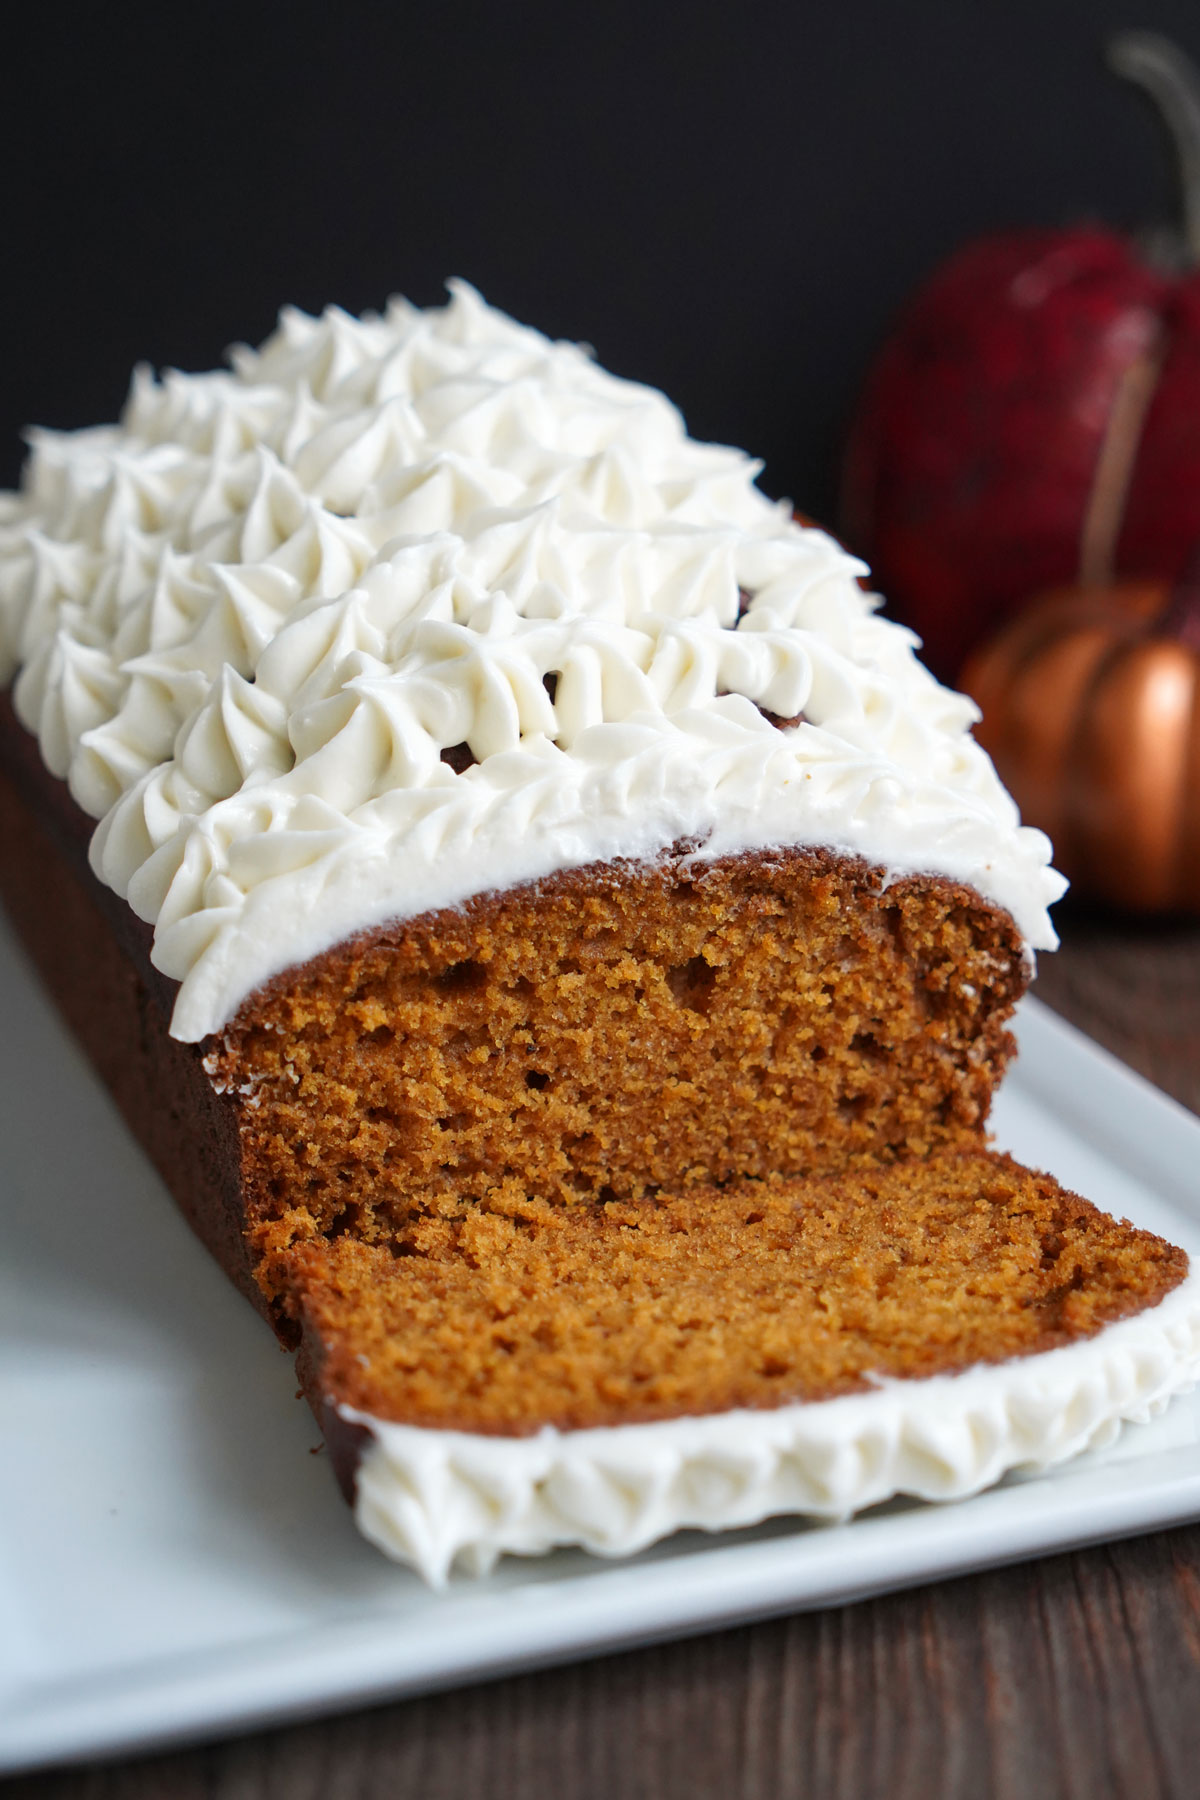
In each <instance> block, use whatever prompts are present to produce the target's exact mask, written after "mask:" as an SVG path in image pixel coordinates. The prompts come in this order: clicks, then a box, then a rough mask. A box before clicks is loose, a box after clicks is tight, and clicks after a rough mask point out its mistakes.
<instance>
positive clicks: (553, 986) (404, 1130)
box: [207, 850, 1026, 1306]
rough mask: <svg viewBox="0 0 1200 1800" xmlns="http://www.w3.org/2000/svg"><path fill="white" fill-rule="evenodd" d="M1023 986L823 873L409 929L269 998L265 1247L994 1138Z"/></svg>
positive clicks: (359, 943)
mask: <svg viewBox="0 0 1200 1800" xmlns="http://www.w3.org/2000/svg"><path fill="white" fill-rule="evenodd" d="M1025 981H1026V969H1025V965H1024V961H1023V958H1022V954H1021V948H1020V944H1019V941H1018V939H1017V936H1016V933H1015V930H1014V928H1013V925H1012V921H1011V920H1010V919H1009V918H1008V916H1007V915H1006V914H1005V913H1003V912H1002V911H1000V910H999V909H998V908H995V907H992V906H989V905H988V904H986V903H985V902H984V901H982V900H980V898H979V897H978V895H976V894H974V893H973V892H971V890H969V889H967V888H964V887H960V886H956V885H955V884H953V883H951V882H948V881H945V880H942V879H938V878H934V877H924V878H910V879H907V880H902V881H896V882H895V883H893V884H891V885H886V886H885V884H884V881H883V877H882V873H881V871H878V870H873V869H871V868H869V867H868V865H866V864H864V863H861V862H856V861H855V860H854V859H851V858H846V857H838V856H834V855H833V854H831V853H829V852H823V851H812V850H794V851H780V852H774V853H765V852H760V853H754V854H748V855H742V856H735V857H727V858H724V859H721V860H719V861H714V862H711V863H698V862H695V861H689V860H688V859H687V857H686V856H684V855H675V856H673V857H666V858H663V859H662V860H661V861H659V862H657V863H654V864H652V865H646V864H630V863H624V864H622V863H614V864H608V865H604V866H603V867H599V868H589V869H584V870H579V871H575V872H573V873H569V874H565V875H561V876H556V877H553V878H551V879H549V880H546V881H544V882H538V883H533V884H531V885H530V886H528V887H525V888H518V889H514V890H511V891H509V892H507V893H504V894H499V895H497V894H492V895H485V896H483V897H481V898H480V899H478V900H473V901H471V902H469V903H468V904H467V905H465V906H463V907H461V908H455V909H451V910H448V911H446V912H442V913H437V914H432V915H426V916H425V917H424V918H421V919H417V920H414V921H411V922H408V923H406V924H404V925H402V926H396V927H385V928H383V929H381V930H379V931H376V932H373V933H370V934H368V935H366V936H364V937H363V938H361V939H358V940H355V941H353V942H351V943H349V944H345V945H342V946H341V947H339V948H338V949H337V950H335V951H332V952H330V953H329V954H328V955H327V956H323V957H320V958H318V959H317V960H316V961H314V962H312V963H310V964H307V965H306V966H305V967H303V968H301V969H299V970H295V971H291V972H289V973H288V974H287V975H286V976H283V977H280V979H279V980H278V981H276V982H274V983H272V984H270V986H268V987H267V988H266V989H264V990H263V991H261V992H260V993H259V994H258V995H256V996H255V997H254V999H253V1000H252V1002H251V1003H250V1005H249V1006H248V1007H247V1008H246V1009H244V1010H243V1012H242V1014H241V1015H240V1016H239V1018H238V1019H237V1020H236V1021H235V1023H234V1025H233V1026H232V1027H231V1028H230V1029H229V1030H228V1031H227V1032H226V1033H225V1034H224V1035H223V1039H222V1040H221V1042H220V1043H219V1044H216V1045H214V1046H212V1047H211V1049H210V1053H209V1057H208V1064H207V1066H208V1067H209V1068H210V1069H211V1070H212V1072H213V1073H214V1076H215V1078H216V1080H217V1081H218V1084H219V1085H221V1086H224V1087H225V1088H226V1089H227V1091H229V1092H230V1093H231V1094H233V1095H237V1096H240V1097H241V1098H240V1103H239V1130H240V1134H241V1143H242V1165H243V1171H244V1179H245V1190H246V1206H247V1231H248V1235H249V1240H250V1244H251V1248H252V1254H253V1255H255V1256H256V1257H257V1259H258V1263H257V1266H258V1270H259V1280H260V1282H261V1284H262V1286H263V1290H264V1293H265V1294H266V1295H267V1296H268V1298H269V1300H270V1301H271V1303H272V1304H273V1305H275V1306H278V1305H279V1304H280V1302H281V1301H282V1299H283V1297H284V1295H285V1292H286V1284H287V1279H288V1277H287V1275H286V1271H285V1270H284V1265H283V1264H282V1263H281V1262H280V1260H279V1259H280V1256H281V1253H283V1252H286V1251H287V1250H288V1249H289V1248H290V1247H291V1246H292V1245H294V1244H296V1243H299V1242H302V1241H306V1240H317V1239H321V1238H326V1237H334V1236H336V1237H346V1236H349V1237H353V1238H355V1239H356V1240H357V1241H359V1242H360V1243H363V1244H383V1245H391V1244H392V1243H393V1242H394V1241H395V1240H396V1238H397V1234H403V1233H404V1232H405V1231H406V1230H408V1229H409V1227H410V1226H413V1225H415V1224H416V1223H417V1222H418V1221H420V1220H422V1219H430V1218H432V1219H437V1218H443V1217H454V1216H456V1215H457V1213H458V1212H459V1210H460V1209H461V1208H462V1207H463V1206H464V1205H469V1204H472V1203H475V1202H484V1201H486V1200H487V1197H488V1196H489V1195H490V1194H491V1193H492V1192H493V1191H494V1190H495V1189H497V1188H498V1187H504V1188H505V1189H506V1191H507V1190H508V1189H511V1188H515V1189H516V1190H517V1191H520V1192H522V1193H524V1194H527V1195H531V1196H534V1197H536V1198H538V1199H540V1200H544V1201H546V1202H547V1203H548V1204H552V1205H554V1206H559V1207H572V1206H579V1205H584V1206H593V1205H594V1204H595V1203H597V1202H604V1201H608V1200H637V1199H641V1198H645V1197H647V1196H652V1195H655V1194H660V1193H685V1192H687V1191H688V1190H689V1189H690V1188H692V1187H696V1186H712V1185H714V1184H721V1183H725V1182H728V1181H732V1180H738V1179H741V1178H744V1177H748V1176H749V1177H755V1178H758V1179H765V1178H766V1177H768V1176H769V1175H772V1174H776V1173H779V1174H788V1175H792V1174H804V1173H806V1172H809V1171H812V1170H827V1169H832V1168H839V1167H843V1166H854V1165H856V1164H862V1165H873V1164H875V1163H878V1162H885V1163H886V1162H892V1161H895V1160H897V1159H901V1158H903V1159H907V1160H912V1159H914V1158H919V1157H921V1156H926V1155H930V1154H933V1153H935V1152H938V1151H943V1150H947V1149H951V1148H960V1149H966V1148H971V1147H974V1146H978V1145H979V1144H980V1143H981V1142H982V1138H983V1130H984V1125H985V1120H986V1117H987V1110H988V1106H989V1104H990V1100H991V1094H992V1090H993V1088H994V1086H995V1084H996V1082H997V1081H998V1080H999V1077H1000V1075H1001V1074H1002V1072H1003V1069H1004V1067H1005V1064H1006V1062H1007V1060H1008V1057H1009V1054H1010V1051H1011V1048H1012V1043H1011V1039H1010V1037H1009V1035H1008V1033H1007V1030H1006V1028H1005V1025H1006V1020H1007V1018H1008V1015H1009V1013H1010V1012H1011V1010H1012V1007H1013V1005H1014V1003H1015V1001H1016V999H1017V997H1018V996H1019V994H1020V992H1021V991H1022V989H1023V987H1024V985H1025Z"/></svg>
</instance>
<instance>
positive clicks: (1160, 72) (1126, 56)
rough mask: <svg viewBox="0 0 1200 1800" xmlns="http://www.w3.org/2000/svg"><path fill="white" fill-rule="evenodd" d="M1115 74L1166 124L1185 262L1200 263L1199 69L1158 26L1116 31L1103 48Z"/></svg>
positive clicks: (1193, 264)
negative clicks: (1144, 95) (1133, 85)
mask: <svg viewBox="0 0 1200 1800" xmlns="http://www.w3.org/2000/svg"><path fill="white" fill-rule="evenodd" d="M1106 55H1107V59H1108V66H1109V68H1110V69H1112V70H1113V72H1114V74H1117V75H1120V76H1122V77H1123V78H1124V79H1125V80H1126V81H1132V82H1135V83H1136V84H1137V86H1138V87H1140V88H1142V89H1143V90H1144V91H1145V93H1147V94H1148V95H1149V97H1150V100H1151V101H1152V103H1153V105H1154V107H1155V110H1156V111H1157V113H1158V116H1159V118H1160V119H1161V120H1162V122H1163V124H1164V125H1165V126H1166V128H1167V132H1168V135H1169V136H1170V139H1171V143H1172V146H1173V147H1174V151H1175V166H1176V169H1177V171H1178V175H1179V186H1180V191H1181V196H1182V201H1183V209H1182V210H1183V221H1182V223H1183V245H1182V248H1183V251H1184V257H1185V266H1187V267H1189V268H1195V267H1197V266H1198V265H1200V74H1197V71H1196V65H1195V64H1194V63H1193V61H1192V59H1191V58H1190V56H1188V55H1187V54H1186V53H1185V52H1184V51H1183V50H1181V49H1180V48H1179V46H1178V44H1173V43H1172V42H1171V40H1170V39H1169V38H1165V37H1161V36H1160V35H1159V33H1158V32H1157V31H1118V32H1117V33H1116V34H1115V35H1114V36H1113V37H1111V38H1110V39H1109V40H1108V44H1107V47H1106Z"/></svg>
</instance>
